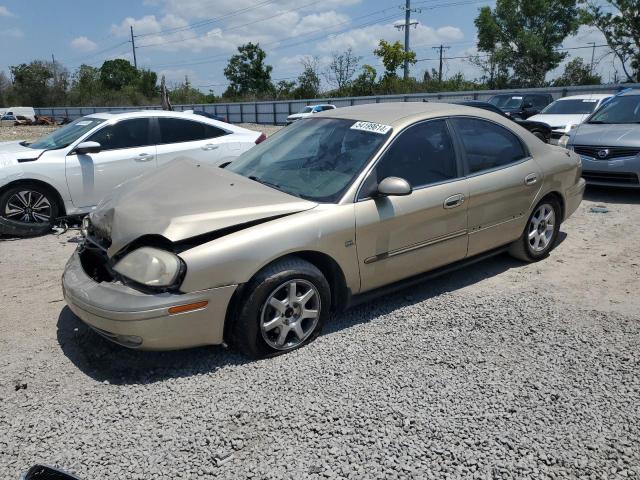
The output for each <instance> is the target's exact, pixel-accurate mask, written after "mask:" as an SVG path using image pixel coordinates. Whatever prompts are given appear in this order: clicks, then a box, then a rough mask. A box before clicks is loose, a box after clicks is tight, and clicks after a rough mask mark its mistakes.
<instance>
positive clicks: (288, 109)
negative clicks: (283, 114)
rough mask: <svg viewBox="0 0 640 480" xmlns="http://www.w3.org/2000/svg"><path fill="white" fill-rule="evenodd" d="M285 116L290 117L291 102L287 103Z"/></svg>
mask: <svg viewBox="0 0 640 480" xmlns="http://www.w3.org/2000/svg"><path fill="white" fill-rule="evenodd" d="M287 112H288V113H287V115H291V102H287Z"/></svg>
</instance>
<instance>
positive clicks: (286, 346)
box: [229, 257, 331, 358]
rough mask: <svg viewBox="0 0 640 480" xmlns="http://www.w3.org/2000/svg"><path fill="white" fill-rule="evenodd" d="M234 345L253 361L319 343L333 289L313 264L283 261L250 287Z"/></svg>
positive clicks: (233, 331) (262, 273)
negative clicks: (308, 344) (255, 358)
mask: <svg viewBox="0 0 640 480" xmlns="http://www.w3.org/2000/svg"><path fill="white" fill-rule="evenodd" d="M238 308H239V310H238V311H237V312H236V313H237V315H236V318H235V319H233V320H232V321H233V324H232V326H231V338H230V339H229V340H230V342H231V343H232V344H233V345H234V346H235V347H237V348H238V349H239V350H240V351H241V352H242V353H244V354H246V355H249V356H251V357H257V358H259V357H267V356H272V355H277V354H280V353H285V352H289V351H291V350H295V349H297V348H300V347H302V346H303V345H306V344H307V343H309V342H311V341H313V340H314V339H315V338H316V337H317V336H318V334H319V333H320V330H321V328H322V324H323V323H324V322H325V321H326V319H327V317H328V316H329V312H330V309H331V290H330V287H329V283H328V282H327V280H326V279H325V277H324V275H323V274H322V272H321V271H320V270H318V268H316V267H315V266H314V265H313V264H311V263H309V262H307V261H305V260H302V259H300V258H296V257H290V258H286V259H283V260H280V261H278V262H276V263H274V264H272V265H270V266H268V267H266V268H265V269H263V270H262V271H260V272H259V273H258V274H256V276H255V277H254V278H253V279H252V280H251V281H250V282H249V283H248V284H247V286H246V287H245V293H244V296H243V299H242V301H241V302H240V304H239V305H238Z"/></svg>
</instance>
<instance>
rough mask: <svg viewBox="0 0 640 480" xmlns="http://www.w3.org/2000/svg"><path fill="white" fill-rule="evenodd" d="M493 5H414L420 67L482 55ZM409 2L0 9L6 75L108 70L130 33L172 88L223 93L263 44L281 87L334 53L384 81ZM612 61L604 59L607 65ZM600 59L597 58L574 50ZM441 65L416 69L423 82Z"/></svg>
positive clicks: (10, 3) (141, 61) (198, 1)
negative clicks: (245, 53)
mask: <svg viewBox="0 0 640 480" xmlns="http://www.w3.org/2000/svg"><path fill="white" fill-rule="evenodd" d="M493 4H494V0H491V1H473V0H451V1H445V0H421V1H420V0H413V1H412V7H415V8H417V9H420V11H418V12H415V13H413V14H412V17H413V19H414V20H416V21H418V22H419V24H418V25H417V27H415V28H413V29H412V30H411V45H412V47H413V49H414V50H415V51H416V54H417V57H418V58H419V59H432V58H433V59H435V57H436V56H437V53H436V52H435V51H434V50H433V48H432V47H434V46H436V45H439V44H440V43H444V44H445V45H448V46H450V47H451V48H450V49H449V50H448V51H447V55H448V56H451V57H455V56H464V55H468V54H471V53H474V52H475V27H474V25H473V20H474V18H475V17H476V15H477V12H478V9H479V8H480V7H481V6H483V5H493ZM403 6H404V0H396V1H393V0H321V1H311V0H275V1H269V0H233V1H231V0H109V1H100V2H98V1H80V0H57V1H55V2H54V1H45V0H32V1H24V0H0V45H2V48H1V49H0V52H1V54H0V70H5V71H8V67H9V65H14V64H18V63H22V62H28V61H30V60H33V59H50V58H51V55H52V54H54V55H55V57H56V60H58V61H60V62H61V63H63V64H64V65H65V66H66V67H67V68H68V69H69V70H71V71H73V70H75V69H76V68H77V66H79V65H80V64H81V63H87V64H90V65H94V66H100V65H101V64H102V62H103V61H104V60H106V59H110V58H126V59H129V60H131V59H132V55H131V44H130V43H129V41H128V40H129V26H130V25H133V27H134V33H135V35H136V39H135V41H136V46H137V47H138V48H137V60H138V65H139V66H141V67H145V68H151V69H153V70H154V71H157V72H159V73H161V74H164V75H165V76H166V78H167V81H168V82H169V83H170V84H171V83H175V82H179V81H182V80H184V77H185V75H188V77H189V80H190V81H191V83H192V84H193V85H194V86H197V87H199V88H201V90H203V91H207V90H209V89H212V90H214V91H215V92H216V93H221V92H222V91H223V90H224V88H225V86H226V85H225V84H226V79H225V77H224V74H223V69H224V66H225V65H226V61H227V59H228V58H229V56H230V55H232V54H233V53H234V52H235V50H236V48H237V46H238V45H241V44H242V43H246V42H248V41H254V42H255V41H258V42H260V43H261V45H262V46H263V48H264V49H265V50H266V51H267V63H269V64H270V65H273V67H274V68H273V74H272V77H273V78H274V79H294V78H295V77H296V76H297V74H299V73H300V71H301V68H302V67H301V63H300V62H301V60H302V59H304V58H305V57H309V56H313V57H318V59H319V62H320V65H321V68H322V65H326V63H327V62H328V60H329V58H330V56H331V54H332V52H341V51H344V50H345V49H346V48H348V47H352V48H353V50H354V52H355V53H356V54H357V55H361V56H362V57H363V59H362V61H361V63H369V64H371V65H373V66H374V67H376V68H377V69H378V71H379V72H381V71H382V70H383V68H382V66H381V65H380V64H379V63H378V61H377V59H376V58H375V57H373V55H372V51H373V49H374V48H375V45H376V43H377V41H378V39H380V38H386V39H388V40H392V41H393V40H402V39H403V33H402V32H401V31H399V30H397V29H395V28H394V26H393V25H394V23H398V22H401V21H403V18H404V12H403V10H402V8H401V7H403ZM589 41H596V42H598V43H601V38H600V36H599V34H597V32H594V31H592V30H590V29H585V28H582V29H581V30H580V31H579V32H578V35H577V36H575V37H573V38H570V39H567V41H566V42H565V45H564V46H565V47H574V46H582V45H586V44H587V42H589ZM604 53H606V52H605V51H604V49H599V50H598V51H597V55H596V57H597V58H600V56H601V55H602V54H604ZM572 55H574V56H576V55H582V56H584V57H585V58H586V59H587V60H590V56H591V51H590V50H587V49H585V50H577V51H572ZM436 66H437V61H436V60H424V61H421V62H419V63H418V64H416V65H415V66H414V67H412V74H414V75H421V74H422V72H423V71H424V70H426V69H429V70H430V69H431V68H435V67H436ZM598 69H599V71H600V72H601V73H603V74H604V80H605V81H606V80H608V79H609V78H608V76H609V75H610V72H611V71H612V65H611V60H610V58H604V59H603V60H602V61H601V62H600V63H599V65H598ZM459 71H462V72H463V73H465V74H466V75H468V76H470V77H474V76H477V75H478V74H479V73H478V71H477V70H476V69H475V68H474V67H473V66H472V65H470V64H469V63H468V62H467V61H465V60H460V59H458V60H449V61H447V62H446V64H445V75H453V74H455V73H457V72H459Z"/></svg>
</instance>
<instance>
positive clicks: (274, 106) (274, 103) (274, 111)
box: [271, 102, 278, 125]
mask: <svg viewBox="0 0 640 480" xmlns="http://www.w3.org/2000/svg"><path fill="white" fill-rule="evenodd" d="M271 105H273V124H274V125H277V124H278V122H277V117H276V102H273V103H272V104H271Z"/></svg>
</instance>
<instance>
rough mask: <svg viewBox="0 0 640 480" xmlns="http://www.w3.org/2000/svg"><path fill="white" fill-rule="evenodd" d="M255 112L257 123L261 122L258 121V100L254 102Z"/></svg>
mask: <svg viewBox="0 0 640 480" xmlns="http://www.w3.org/2000/svg"><path fill="white" fill-rule="evenodd" d="M253 114H254V115H255V117H256V123H260V122H258V102H254V104H253Z"/></svg>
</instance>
